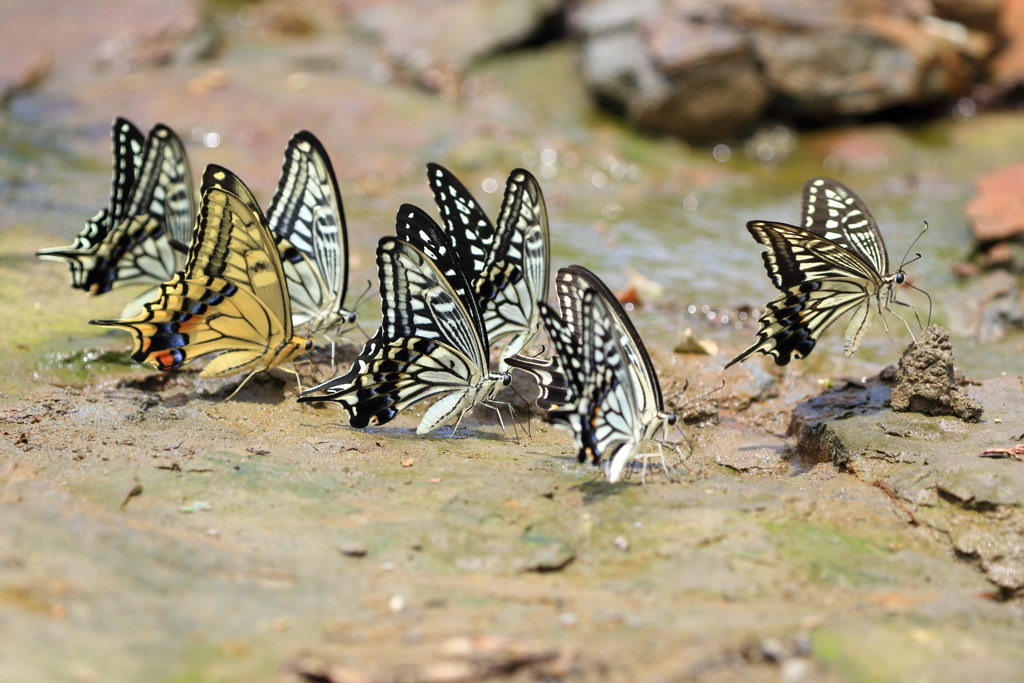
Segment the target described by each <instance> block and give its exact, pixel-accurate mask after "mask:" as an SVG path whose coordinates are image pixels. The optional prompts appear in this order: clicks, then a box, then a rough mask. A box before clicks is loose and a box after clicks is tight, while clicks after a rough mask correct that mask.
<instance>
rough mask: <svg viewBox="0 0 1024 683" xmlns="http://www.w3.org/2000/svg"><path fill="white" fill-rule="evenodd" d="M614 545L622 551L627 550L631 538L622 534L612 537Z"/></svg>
mask: <svg viewBox="0 0 1024 683" xmlns="http://www.w3.org/2000/svg"><path fill="white" fill-rule="evenodd" d="M612 545H613V546H615V547H616V548H618V549H619V550H621V551H622V552H626V551H627V550H629V540H627V539H626V537H625V536H622V535H621V534H620V535H619V536H616V537H615V538H613V539H612Z"/></svg>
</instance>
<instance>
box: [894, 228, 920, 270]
mask: <svg viewBox="0 0 1024 683" xmlns="http://www.w3.org/2000/svg"><path fill="white" fill-rule="evenodd" d="M926 232H928V221H925V222H924V229H923V230H921V232H919V233H918V234H917V237H915V238H914V241H913V242H911V243H910V246H909V247H907V251H906V253H905V254H903V260H902V261H900V267H899V268H898V269H897V272H899V271H900V270H903V266H905V265H907V264H908V263H913V262H914V261H916V260H917V259H919V258H921V255H920V254H918V255H917V256H916V257H915V258H914V259H913V260H912V261H908V260H907V257H908V256H910V250H911V249H913V248H914V245H915V244H917V241H918V240H919V239H921V238H922V237H924V234H925V233H926Z"/></svg>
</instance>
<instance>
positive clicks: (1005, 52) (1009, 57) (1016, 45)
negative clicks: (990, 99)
mask: <svg viewBox="0 0 1024 683" xmlns="http://www.w3.org/2000/svg"><path fill="white" fill-rule="evenodd" d="M1001 4H1002V7H1001V9H1000V11H999V20H998V25H999V35H1000V37H1001V38H1002V39H1003V40H1004V41H1005V43H1006V45H1005V46H1004V47H1003V49H1002V50H1001V51H1000V53H999V54H998V55H996V57H995V59H993V60H992V65H991V67H990V68H991V71H992V80H993V81H995V82H996V83H997V84H999V85H1002V86H1004V87H1009V86H1013V85H1014V84H1016V83H1019V82H1021V81H1022V80H1024V0H1003V2H1002V3H1001Z"/></svg>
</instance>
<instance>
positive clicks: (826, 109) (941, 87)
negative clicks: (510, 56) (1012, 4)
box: [569, 0, 994, 140]
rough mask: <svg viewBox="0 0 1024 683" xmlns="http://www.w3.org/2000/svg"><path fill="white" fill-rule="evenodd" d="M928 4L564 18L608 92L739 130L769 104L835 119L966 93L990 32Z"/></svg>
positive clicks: (659, 121)
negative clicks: (935, 11) (935, 12)
mask: <svg viewBox="0 0 1024 683" xmlns="http://www.w3.org/2000/svg"><path fill="white" fill-rule="evenodd" d="M932 11H933V8H932V5H931V4H930V3H928V2H913V1H911V0H906V1H903V2H899V1H893V2H889V3H878V2H872V1H870V0H840V1H838V2H831V3H821V2H814V1H812V0H789V1H788V2H778V3H772V2H764V1H763V0H716V1H715V2H704V3H698V2H691V1H678V2H669V0H662V1H659V0H647V1H646V2H642V3H637V2H629V1H628V0H591V1H589V2H583V3H581V4H580V5H579V6H577V7H575V8H574V9H572V10H571V12H570V22H569V24H570V27H571V29H572V30H573V31H574V32H575V33H576V34H578V35H579V36H580V37H581V38H582V42H583V47H582V50H583V54H582V71H583V75H584V78H585V80H586V81H587V83H588V84H589V86H590V88H591V90H592V92H593V93H594V94H595V96H596V97H597V98H598V99H599V100H600V101H601V102H603V103H604V104H605V105H607V106H609V107H610V108H612V109H616V110H620V111H622V112H624V113H625V114H626V116H627V117H628V118H630V119H631V120H632V121H634V122H635V123H637V124H638V125H639V126H641V127H645V128H650V129H654V130H659V131H664V132H668V133H673V134H676V135H680V136H682V137H685V138H688V139H692V140H708V139H715V138H721V137H727V136H731V135H735V134H738V133H741V132H743V131H744V130H745V129H747V128H749V127H750V126H751V125H752V124H753V123H754V122H755V121H757V120H758V118H759V117H760V116H761V115H762V113H763V112H764V111H765V110H766V109H767V108H768V107H769V105H771V106H773V107H774V108H776V109H778V110H780V111H782V112H785V113H788V114H790V115H793V116H798V117H804V118H812V119H830V118H835V117H839V116H845V115H850V114H854V115H865V114H870V113H873V112H878V111H881V110H884V109H888V108H892V107H896V106H908V105H909V106H916V105H923V104H927V103H930V102H936V101H941V100H943V99H946V98H950V97H955V96H958V95H960V94H962V93H963V92H965V89H966V86H967V84H968V82H969V80H970V79H971V78H972V77H973V76H974V74H975V72H976V71H977V68H978V60H980V59H982V58H984V57H985V56H987V54H988V53H989V52H990V51H991V49H992V45H993V44H994V40H993V39H992V38H991V37H990V36H988V34H983V33H980V32H977V31H973V30H970V29H968V28H967V27H966V26H965V25H964V24H961V23H957V22H954V21H950V20H948V19H945V18H940V16H933V14H932ZM972 11H973V10H972ZM974 14H977V15H978V19H977V22H978V25H983V24H984V16H985V15H984V12H983V11H981V9H978V10H977V11H976V12H974ZM974 14H971V16H972V17H973V16H974ZM944 16H952V14H947V15H944ZM972 21H974V19H972ZM990 23H991V22H990Z"/></svg>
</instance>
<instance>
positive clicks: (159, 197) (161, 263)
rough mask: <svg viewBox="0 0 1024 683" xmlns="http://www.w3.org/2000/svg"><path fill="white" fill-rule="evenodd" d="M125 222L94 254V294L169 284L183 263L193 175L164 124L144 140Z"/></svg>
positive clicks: (191, 209) (192, 213)
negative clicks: (138, 169) (125, 286)
mask: <svg viewBox="0 0 1024 683" xmlns="http://www.w3.org/2000/svg"><path fill="white" fill-rule="evenodd" d="M124 218H125V220H124V221H123V222H122V223H120V224H119V225H116V226H114V228H113V229H112V230H111V231H110V233H109V234H108V235H107V237H106V238H105V239H104V240H103V242H102V244H100V245H99V246H98V247H97V249H96V250H95V253H96V263H95V265H94V266H93V268H92V269H91V270H90V273H89V279H88V282H89V283H90V285H91V288H90V291H91V293H93V294H103V293H104V292H107V291H109V290H110V289H111V288H112V287H115V286H120V285H132V284H151V283H161V282H165V281H167V280H170V279H171V277H173V276H174V273H175V272H177V271H178V270H180V269H181V267H182V265H183V263H184V260H185V252H187V250H188V242H189V239H190V237H191V233H192V223H193V222H194V220H195V210H194V207H193V202H192V173H191V170H190V169H189V164H188V157H187V156H186V155H185V148H184V146H183V145H182V144H181V140H180V139H178V136H177V135H175V134H174V131H172V130H171V129H170V128H168V127H167V126H164V125H163V124H157V125H155V126H153V129H152V130H151V131H150V132H149V135H148V136H147V137H146V142H145V146H144V147H143V150H142V167H141V169H140V171H139V175H138V179H137V180H136V182H135V186H134V187H133V188H132V191H131V194H130V196H129V200H128V203H127V205H126V208H125V211H124Z"/></svg>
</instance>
